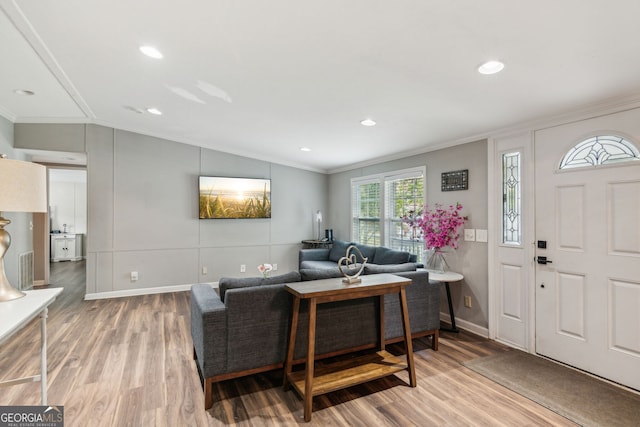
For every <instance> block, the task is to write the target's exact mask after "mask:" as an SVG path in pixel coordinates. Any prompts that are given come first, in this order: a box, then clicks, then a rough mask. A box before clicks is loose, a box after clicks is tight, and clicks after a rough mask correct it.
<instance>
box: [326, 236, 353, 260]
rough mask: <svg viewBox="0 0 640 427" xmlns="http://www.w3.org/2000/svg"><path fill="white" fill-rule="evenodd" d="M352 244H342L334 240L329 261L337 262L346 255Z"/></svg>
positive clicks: (342, 242)
mask: <svg viewBox="0 0 640 427" xmlns="http://www.w3.org/2000/svg"><path fill="white" fill-rule="evenodd" d="M352 244H353V243H351V242H344V241H342V240H334V241H333V244H332V246H331V250H330V251H329V259H330V260H331V261H335V262H338V261H339V260H340V258H342V257H343V256H344V255H345V254H346V253H347V248H348V247H349V246H351V245H352Z"/></svg>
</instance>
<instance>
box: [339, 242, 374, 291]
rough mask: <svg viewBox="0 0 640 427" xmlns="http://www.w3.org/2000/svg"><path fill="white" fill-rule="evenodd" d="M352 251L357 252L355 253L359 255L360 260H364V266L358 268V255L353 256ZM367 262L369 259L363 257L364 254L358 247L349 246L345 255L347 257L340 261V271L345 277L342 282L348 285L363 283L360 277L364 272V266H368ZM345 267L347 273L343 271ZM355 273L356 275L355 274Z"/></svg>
mask: <svg viewBox="0 0 640 427" xmlns="http://www.w3.org/2000/svg"><path fill="white" fill-rule="evenodd" d="M351 250H355V252H357V253H358V256H359V257H360V259H362V264H360V266H358V262H357V261H358V258H357V257H356V254H355V253H353V254H352V253H351ZM367 260H368V258H366V257H364V256H362V252H360V249H358V247H357V246H354V245H351V246H349V247H348V248H347V253H346V254H345V256H343V257H342V258H340V259H339V260H338V269H339V270H340V273H342V275H343V276H344V279H342V282H343V283H348V284H354V283H360V282H361V281H362V279H360V275H361V274H362V272H363V271H364V266H365V265H366V264H367ZM343 266H344V268H345V270H346V271H345V270H343V269H342V267H343ZM354 271H355V274H353V272H354Z"/></svg>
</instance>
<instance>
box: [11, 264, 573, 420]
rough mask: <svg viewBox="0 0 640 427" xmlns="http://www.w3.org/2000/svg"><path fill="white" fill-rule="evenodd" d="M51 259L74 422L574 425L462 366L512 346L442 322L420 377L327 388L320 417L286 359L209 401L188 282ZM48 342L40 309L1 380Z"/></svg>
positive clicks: (222, 388) (58, 384)
mask: <svg viewBox="0 0 640 427" xmlns="http://www.w3.org/2000/svg"><path fill="white" fill-rule="evenodd" d="M52 267H53V268H52V270H51V277H52V283H53V285H51V286H62V287H64V291H63V293H62V295H61V296H60V297H59V299H58V300H57V301H55V302H54V303H53V304H52V305H51V306H50V310H49V319H48V340H49V345H48V354H49V403H50V404H58V405H64V409H65V425H66V426H226V425H238V426H286V425H298V424H299V425H310V426H347V425H348V426H363V427H364V426H367V427H369V426H374V425H375V426H515V425H517V426H544V425H553V426H575V424H573V423H571V422H570V421H568V420H566V419H564V418H562V417H561V416H559V415H557V414H555V413H553V412H551V411H549V410H547V409H546V408H544V407H542V406H540V405H537V404H535V403H533V402H531V401H529V400H527V399H525V398H523V397H521V396H520V395H518V394H516V393H513V392H511V391H509V390H507V389H505V388H503V387H501V386H499V385H497V384H495V383H493V382H491V381H489V380H487V379H486V378H484V377H482V376H480V375H478V374H476V373H474V372H473V371H471V370H469V369H467V368H465V367H464V366H462V365H461V362H463V361H466V360H470V359H473V358H476V357H482V356H485V355H489V354H493V353H496V352H501V351H508V348H506V347H504V346H502V345H500V344H498V343H495V342H493V341H489V340H486V339H483V338H480V337H477V336H475V335H472V334H467V333H464V332H463V333H460V334H452V333H446V332H445V333H442V334H441V340H440V349H439V351H437V352H434V351H433V350H432V349H431V348H430V342H429V341H428V339H426V338H423V339H417V340H414V358H415V363H416V374H417V379H418V386H417V387H416V388H411V387H409V386H408V385H407V381H408V377H407V373H406V372H403V373H399V374H397V375H396V376H390V377H386V378H382V379H379V380H375V381H371V382H369V383H366V384H362V385H359V386H355V387H350V388H347V389H345V390H340V391H336V392H332V393H329V394H326V395H322V396H318V397H316V398H314V404H313V408H314V412H313V417H312V421H311V422H310V423H305V422H304V420H303V419H302V401H301V400H300V399H299V398H298V396H297V395H296V394H295V392H293V391H287V392H284V391H283V390H282V386H281V385H282V372H281V371H272V372H268V373H265V374H259V375H252V376H249V377H246V378H240V379H235V380H229V381H224V382H222V383H219V384H216V385H214V405H213V408H212V409H210V410H209V411H205V410H204V399H203V394H202V387H201V385H200V380H199V378H198V374H197V371H196V368H195V363H194V361H193V360H192V344H191V337H190V333H189V293H188V292H176V293H168V294H156V295H147V296H136V297H129V298H114V299H109V300H99V301H84V300H83V296H84V287H85V285H84V262H66V263H56V264H53V265H52ZM1 309H2V305H1V304H0V310H1ZM39 345H40V330H39V323H38V321H34V322H32V323H31V324H30V325H29V326H28V327H26V328H24V329H23V330H22V331H20V332H19V333H17V334H16V335H15V336H14V337H13V338H12V339H11V340H9V341H8V342H6V343H5V344H3V345H2V347H1V348H0V380H5V379H9V378H14V377H17V376H26V375H32V374H34V373H36V372H37V371H38V370H39ZM401 348H402V347H401V346H399V345H391V346H388V347H387V349H388V350H389V351H390V352H392V353H394V354H401ZM39 387H40V385H39V383H31V384H21V385H17V386H13V387H6V388H1V389H0V405H38V404H40V394H39Z"/></svg>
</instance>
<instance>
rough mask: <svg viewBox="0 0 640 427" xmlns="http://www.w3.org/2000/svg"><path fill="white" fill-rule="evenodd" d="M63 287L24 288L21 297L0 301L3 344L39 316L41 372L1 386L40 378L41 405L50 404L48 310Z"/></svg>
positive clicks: (0, 326) (9, 381) (1, 338)
mask: <svg viewBox="0 0 640 427" xmlns="http://www.w3.org/2000/svg"><path fill="white" fill-rule="evenodd" d="M62 289H63V288H50V289H38V290H35V291H25V293H26V294H27V295H26V296H24V297H22V298H18V299H15V300H11V301H5V302H0V344H4V342H5V341H6V340H8V339H9V338H10V337H11V336H12V335H13V334H15V333H16V332H18V331H19V330H20V329H22V328H23V327H25V326H26V325H27V324H28V323H29V322H30V321H31V320H33V319H34V318H36V317H37V316H38V315H39V316H40V338H41V347H40V375H33V376H31V377H25V378H19V379H14V380H8V381H3V382H0V387H3V386H11V385H16V384H22V383H26V382H35V381H40V383H41V391H42V404H43V405H46V404H47V313H48V310H49V309H48V307H49V304H51V303H52V302H54V301H55V300H56V297H57V296H58V295H60V293H61V292H62Z"/></svg>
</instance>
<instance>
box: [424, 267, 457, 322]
mask: <svg viewBox="0 0 640 427" xmlns="http://www.w3.org/2000/svg"><path fill="white" fill-rule="evenodd" d="M427 271H428V272H429V280H433V281H434V282H440V283H444V287H445V289H446V291H447V302H448V303H449V317H451V328H443V327H440V330H441V331H446V332H456V333H457V332H460V330H459V329H458V328H457V327H456V316H455V314H454V313H453V303H452V302H451V289H450V288H449V283H450V282H459V281H460V280H462V279H464V276H463V275H462V274H460V273H456V272H453V271H444V272H442V271H435V270H427Z"/></svg>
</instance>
